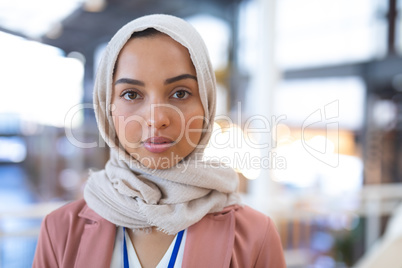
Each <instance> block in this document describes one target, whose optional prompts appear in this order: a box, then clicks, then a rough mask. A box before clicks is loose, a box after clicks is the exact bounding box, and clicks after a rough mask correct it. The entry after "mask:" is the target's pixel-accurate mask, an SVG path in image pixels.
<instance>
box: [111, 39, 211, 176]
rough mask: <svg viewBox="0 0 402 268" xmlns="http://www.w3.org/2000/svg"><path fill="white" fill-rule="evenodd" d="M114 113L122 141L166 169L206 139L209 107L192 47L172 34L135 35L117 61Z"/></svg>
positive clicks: (156, 166)
mask: <svg viewBox="0 0 402 268" xmlns="http://www.w3.org/2000/svg"><path fill="white" fill-rule="evenodd" d="M112 104H113V105H112V117H113V122H114V127H115V129H116V132H117V136H118V138H119V141H120V143H121V144H122V145H123V147H124V148H125V150H126V151H127V152H128V153H129V154H130V155H131V156H132V157H133V158H134V159H137V160H138V161H139V162H141V163H142V164H143V165H144V166H146V167H148V168H152V169H166V168H170V167H172V166H174V165H176V164H177V163H178V162H179V161H180V160H182V159H183V158H184V157H186V156H187V155H189V154H190V153H191V152H192V151H193V150H194V148H195V146H196V145H197V144H198V142H199V141H200V137H201V133H202V127H203V122H204V120H203V118H204V110H203V107H202V104H201V99H200V95H199V92H198V83H197V77H196V71H195V68H194V66H193V63H192V61H191V59H190V55H189V52H188V50H187V49H186V48H185V47H183V46H182V45H180V44H179V43H177V42H176V41H174V40H173V39H172V38H170V37H169V36H167V35H164V34H160V35H156V36H152V37H140V38H133V39H130V40H129V41H128V42H127V43H126V45H125V46H124V47H123V49H122V50H121V52H120V54H119V58H118V60H117V63H116V68H115V73H114V78H113V95H112Z"/></svg>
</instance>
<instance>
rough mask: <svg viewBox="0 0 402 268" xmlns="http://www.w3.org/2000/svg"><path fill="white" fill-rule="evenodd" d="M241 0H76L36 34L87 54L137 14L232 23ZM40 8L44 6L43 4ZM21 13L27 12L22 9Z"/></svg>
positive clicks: (69, 50)
mask: <svg viewBox="0 0 402 268" xmlns="http://www.w3.org/2000/svg"><path fill="white" fill-rule="evenodd" d="M41 1H42V2H43V1H44V0H41ZM241 1H242V0H203V1H199V0H169V1H166V0H84V1H82V3H81V4H80V3H78V5H77V6H78V8H76V9H75V11H73V12H72V13H71V14H70V15H67V16H66V17H65V18H64V19H63V20H62V21H61V22H58V23H53V28H52V29H51V30H49V31H48V32H47V33H46V34H44V35H42V36H41V37H39V41H41V42H42V43H45V44H49V45H52V46H55V47H58V48H61V49H62V50H64V51H65V52H66V53H69V52H71V51H78V52H81V53H83V54H85V55H86V56H89V55H88V54H90V53H93V51H94V49H95V48H96V46H98V45H99V44H100V43H103V42H107V41H108V40H109V39H110V38H111V37H112V35H113V34H114V33H115V32H116V31H117V30H118V29H119V28H120V27H121V26H123V25H124V24H126V23H127V22H129V21H131V20H133V19H135V18H137V17H140V16H143V15H146V14H154V13H163V14H171V15H175V16H178V17H182V18H185V17H189V16H193V15H197V14H209V15H212V16H215V17H218V18H221V19H223V20H225V21H227V22H229V24H231V25H233V24H232V23H233V22H234V21H233V20H235V19H236V18H235V17H236V15H237V14H236V12H237V6H238V4H239V3H240V2H241ZM44 4H46V2H45V3H44ZM49 5H50V4H49ZM41 8H42V9H45V10H46V7H41ZM51 11H52V10H49V11H47V12H48V13H49V12H51ZM42 12H43V10H42ZM25 14H28V13H27V12H25ZM23 20H25V23H26V25H27V26H28V24H31V23H34V22H33V21H32V20H31V21H30V20H29V18H28V17H27V16H26V15H25V19H23ZM36 20H38V18H36ZM1 22H2V18H1V17H0V30H2V31H5V32H9V33H12V34H17V35H20V36H24V37H28V38H30V37H29V36H26V35H25V34H24V33H23V31H15V29H11V28H7V27H5V26H4V23H1Z"/></svg>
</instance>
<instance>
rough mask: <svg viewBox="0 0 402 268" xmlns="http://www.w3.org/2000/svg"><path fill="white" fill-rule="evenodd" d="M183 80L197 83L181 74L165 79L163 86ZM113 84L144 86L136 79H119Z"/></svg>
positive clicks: (190, 76) (189, 75) (192, 76)
mask: <svg viewBox="0 0 402 268" xmlns="http://www.w3.org/2000/svg"><path fill="white" fill-rule="evenodd" d="M184 79H194V80H195V81H197V77H196V76H194V75H191V74H181V75H178V76H175V77H172V78H168V79H166V80H165V82H164V84H165V85H168V84H172V83H174V82H177V81H180V80H184ZM114 84H115V85H117V84H131V85H135V86H145V83H144V82H142V81H140V80H136V79H131V78H120V79H118V80H117V81H116V82H115V83H114Z"/></svg>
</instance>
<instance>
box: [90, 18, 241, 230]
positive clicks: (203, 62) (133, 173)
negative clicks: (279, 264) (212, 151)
mask: <svg viewBox="0 0 402 268" xmlns="http://www.w3.org/2000/svg"><path fill="white" fill-rule="evenodd" d="M147 28H154V29H156V30H158V31H160V32H162V33H164V34H167V35H168V36H170V37H171V38H173V39H174V40H175V41H177V42H178V43H180V44H181V45H183V46H184V47H186V48H187V49H188V51H189V53H190V57H191V60H192V62H193V64H194V67H195V69H196V73H197V80H198V88H199V94H200V98H201V103H202V106H203V108H204V117H205V122H204V126H203V128H204V132H203V134H202V135H201V139H200V142H199V146H197V148H195V149H194V151H193V152H192V153H190V155H189V156H187V157H186V158H185V159H183V160H182V161H181V162H179V163H178V164H177V165H175V166H173V167H171V168H169V169H149V168H146V167H144V166H143V165H142V164H141V163H139V162H138V161H137V160H135V159H133V158H132V157H131V156H130V155H129V154H128V153H127V152H126V151H125V150H124V149H123V148H122V146H121V145H120V144H119V142H118V140H117V138H116V137H117V136H116V131H115V129H114V125H113V120H112V117H111V113H110V107H111V99H112V91H113V86H112V84H113V70H114V66H115V64H116V61H117V57H118V55H119V52H120V50H121V49H122V48H123V46H124V45H125V44H126V42H127V41H128V40H129V39H130V37H131V35H132V34H133V33H134V32H138V31H142V30H145V29H147ZM215 84H216V82H215V75H214V72H213V69H212V65H211V63H210V60H209V56H208V51H207V49H206V46H205V44H204V42H203V40H202V38H201V36H200V35H199V34H198V32H197V31H196V30H195V29H194V28H193V27H192V26H191V25H190V24H189V23H188V22H186V21H184V20H182V19H180V18H177V17H174V16H170V15H148V16H144V17H141V18H138V19H136V20H133V21H131V22H129V23H128V24H126V25H125V26H123V27H122V28H121V29H120V30H119V31H118V32H117V33H116V34H115V36H114V37H113V38H112V39H111V41H110V42H109V44H108V46H107V47H106V50H105V52H104V54H103V58H102V60H101V62H100V65H99V67H98V71H97V76H96V80H95V86H94V108H95V111H96V119H97V124H98V128H99V132H100V134H101V135H102V137H103V139H104V140H105V141H106V143H107V144H108V145H109V147H110V159H109V161H108V162H107V164H106V166H105V169H104V170H101V171H97V172H92V173H91V174H90V177H89V179H88V182H87V184H86V186H85V190H84V198H85V201H86V202H87V204H88V206H89V207H90V208H91V209H93V210H94V211H95V212H96V213H98V214H99V215H100V216H102V217H103V218H105V219H106V220H108V221H110V222H112V223H115V224H116V225H119V226H125V227H128V228H131V229H134V230H147V229H148V230H149V228H151V227H157V228H158V229H159V230H162V231H164V232H165V233H167V234H176V233H178V232H179V231H180V230H183V229H185V228H187V227H189V226H191V225H192V224H194V223H196V222H198V221H199V220H200V219H202V218H203V217H204V216H205V215H206V214H208V213H212V212H218V211H220V210H222V209H223V208H224V207H226V206H229V205H232V204H235V203H238V202H239V197H238V195H237V194H236V190H237V186H238V176H237V174H236V172H235V171H234V170H233V169H231V168H229V167H226V166H224V165H223V164H221V163H216V162H205V161H202V154H203V150H204V148H205V146H206V145H207V144H208V141H209V138H210V136H211V132H212V127H213V122H214V117H215V106H216V91H215V90H216V85H215Z"/></svg>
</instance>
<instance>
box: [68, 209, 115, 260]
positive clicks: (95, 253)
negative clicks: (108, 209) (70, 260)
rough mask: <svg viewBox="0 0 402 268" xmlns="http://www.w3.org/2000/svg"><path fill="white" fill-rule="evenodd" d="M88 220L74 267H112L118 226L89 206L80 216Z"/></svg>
mask: <svg viewBox="0 0 402 268" xmlns="http://www.w3.org/2000/svg"><path fill="white" fill-rule="evenodd" d="M78 216H79V217H81V218H84V219H86V224H85V226H84V230H83V232H82V235H81V241H80V245H79V249H78V252H79V254H78V255H77V259H76V263H75V266H74V267H110V263H111V261H112V255H113V248H114V241H115V236H116V225H114V224H113V223H111V222H109V221H107V220H105V219H103V218H102V217H101V216H100V215H98V214H97V213H96V212H95V211H93V210H92V209H91V208H89V207H88V206H87V205H85V206H84V207H83V209H82V210H81V211H80V213H79V214H78Z"/></svg>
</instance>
